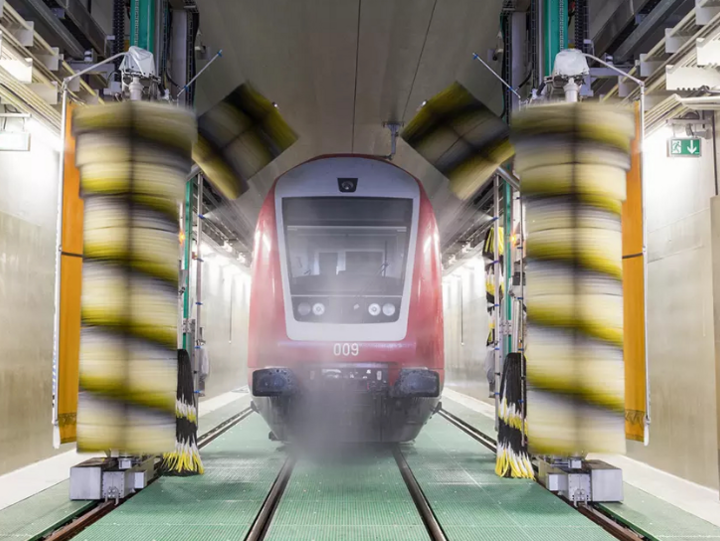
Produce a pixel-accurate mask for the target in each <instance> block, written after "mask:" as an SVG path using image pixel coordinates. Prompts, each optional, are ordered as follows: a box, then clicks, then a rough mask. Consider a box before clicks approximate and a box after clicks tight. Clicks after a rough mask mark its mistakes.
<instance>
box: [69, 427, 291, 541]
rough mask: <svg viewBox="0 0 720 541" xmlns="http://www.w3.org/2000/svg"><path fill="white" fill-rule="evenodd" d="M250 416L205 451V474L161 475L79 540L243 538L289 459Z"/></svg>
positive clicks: (223, 540)
mask: <svg viewBox="0 0 720 541" xmlns="http://www.w3.org/2000/svg"><path fill="white" fill-rule="evenodd" d="M267 435H268V429H267V425H266V424H265V421H263V420H262V418H261V417H260V416H259V415H251V416H250V417H248V418H247V419H245V420H243V421H242V422H240V424H238V425H237V426H235V427H234V428H232V429H231V430H229V431H228V432H227V433H225V434H223V435H222V436H220V437H219V438H218V439H216V440H215V441H213V442H212V443H211V444H209V445H208V446H207V447H206V448H204V449H203V450H202V452H201V454H202V459H203V463H204V464H205V474H204V475H200V476H194V477H161V478H160V479H158V480H157V481H156V482H155V483H153V484H152V485H150V486H149V487H148V488H146V489H145V490H143V491H141V492H140V493H138V494H137V495H136V496H135V497H133V498H132V499H130V500H128V501H127V502H126V503H124V504H123V505H122V506H120V507H119V508H118V509H117V510H115V511H113V512H112V513H110V514H109V515H107V516H106V517H104V518H102V519H101V520H99V521H98V522H97V523H95V524H94V525H92V526H90V527H89V528H88V529H87V530H84V531H83V532H82V533H81V534H80V535H78V536H77V537H76V538H75V539H76V541H115V540H118V541H120V540H122V541H180V540H182V541H192V540H203V541H230V540H232V541H237V540H242V539H244V537H245V535H246V534H247V532H248V530H249V528H250V525H251V524H252V522H253V520H254V518H255V516H256V514H257V512H258V510H259V509H260V506H261V505H262V502H263V501H264V499H265V496H266V495H267V492H268V490H269V489H270V486H271V485H272V483H273V481H274V480H275V478H276V477H277V474H278V472H279V471H280V468H281V466H282V464H283V462H284V460H285V453H284V452H282V450H281V448H280V444H278V443H274V442H271V441H270V440H268V437H267Z"/></svg>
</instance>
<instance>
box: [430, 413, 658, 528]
mask: <svg viewBox="0 0 720 541" xmlns="http://www.w3.org/2000/svg"><path fill="white" fill-rule="evenodd" d="M438 413H439V414H440V416H441V417H442V418H443V419H445V420H446V421H448V422H450V423H451V424H453V425H454V426H456V427H457V428H459V429H460V430H462V431H463V432H465V433H466V434H467V435H468V436H470V437H471V438H473V439H474V440H475V441H477V442H478V443H481V444H482V445H484V446H485V447H487V448H488V449H490V450H491V451H492V452H496V451H497V441H495V440H494V439H493V438H491V437H490V436H488V435H487V434H485V433H483V432H482V431H480V430H478V429H477V428H476V427H474V426H473V425H471V424H470V423H468V422H466V421H464V420H462V419H461V418H459V417H458V416H456V415H453V414H452V413H450V412H449V411H447V410H445V409H441V410H440V411H439V412H438ZM533 468H534V469H535V474H536V480H537V465H535V464H533ZM557 497H558V498H559V499H561V500H563V501H564V502H565V503H567V504H568V505H570V506H572V507H574V508H575V509H577V511H578V512H580V513H581V514H582V515H584V516H585V517H586V518H588V519H589V520H591V521H592V522H594V523H595V524H597V525H598V526H600V527H601V528H602V529H604V530H605V531H606V532H608V533H609V534H610V535H612V536H613V537H615V538H616V539H621V540H622V541H643V540H644V539H645V537H643V536H641V535H639V534H638V533H636V532H635V531H633V530H631V529H630V528H628V527H627V526H625V525H624V524H620V523H618V522H616V521H615V520H614V519H613V518H612V517H610V516H608V515H606V514H605V513H604V512H603V511H601V510H600V509H598V508H597V507H596V506H594V505H592V504H590V505H582V504H580V505H575V504H574V503H572V502H571V501H569V500H567V499H566V498H563V497H562V496H559V495H557Z"/></svg>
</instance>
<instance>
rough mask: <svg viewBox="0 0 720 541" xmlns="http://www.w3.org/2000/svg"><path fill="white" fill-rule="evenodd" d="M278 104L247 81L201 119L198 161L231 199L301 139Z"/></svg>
mask: <svg viewBox="0 0 720 541" xmlns="http://www.w3.org/2000/svg"><path fill="white" fill-rule="evenodd" d="M297 139H298V137H297V135H296V134H295V132H294V131H293V130H292V128H290V126H289V125H288V124H287V123H286V122H285V120H284V119H283V118H282V116H281V115H280V112H279V111H278V109H277V106H276V105H275V104H274V103H273V102H271V101H270V100H268V99H267V98H265V97H264V96H262V95H261V94H260V93H259V92H257V91H256V90H255V89H254V88H253V87H252V86H251V85H250V84H248V83H244V84H242V85H240V86H239V87H237V88H236V89H235V90H233V91H232V92H231V93H230V94H228V95H227V96H226V97H225V98H224V99H223V100H222V101H221V102H220V103H218V104H217V105H215V106H214V107H212V108H211V109H210V110H209V111H207V112H206V113H205V114H203V115H202V116H201V117H200V118H199V119H198V142H197V144H196V145H195V147H194V148H193V160H195V162H196V163H197V164H198V165H199V166H200V168H201V169H202V170H203V173H205V176H206V177H207V179H208V180H209V181H210V182H211V183H212V184H213V186H215V187H216V188H217V189H218V190H219V191H220V192H221V193H222V194H223V195H224V196H225V197H226V198H228V199H237V198H238V197H239V196H240V195H242V193H243V192H245V191H246V190H247V187H248V185H247V183H248V181H249V180H250V178H251V177H252V176H253V175H255V174H256V173H258V172H259V171H260V170H261V169H262V168H263V167H265V166H266V165H268V164H269V163H270V162H272V161H273V160H274V159H275V158H277V157H278V156H279V155H280V154H282V153H283V152H284V151H285V150H287V149H288V148H289V147H290V146H291V145H293V144H294V143H295V141H297Z"/></svg>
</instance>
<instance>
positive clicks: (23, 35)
mask: <svg viewBox="0 0 720 541" xmlns="http://www.w3.org/2000/svg"><path fill="white" fill-rule="evenodd" d="M25 24H26V25H27V26H25V25H23V24H19V23H10V24H8V25H7V26H6V27H5V29H6V30H7V31H8V32H10V34H12V35H13V37H14V38H15V39H16V40H18V41H19V42H20V45H22V46H23V47H32V46H33V43H34V42H35V23H34V22H32V21H26V22H25Z"/></svg>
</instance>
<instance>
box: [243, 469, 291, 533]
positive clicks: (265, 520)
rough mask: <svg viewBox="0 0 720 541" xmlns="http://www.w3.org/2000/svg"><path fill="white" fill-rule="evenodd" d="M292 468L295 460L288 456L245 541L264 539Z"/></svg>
mask: <svg viewBox="0 0 720 541" xmlns="http://www.w3.org/2000/svg"><path fill="white" fill-rule="evenodd" d="M294 467H295V458H294V457H292V456H289V457H288V458H287V459H286V460H285V464H283V467H282V468H281V469H280V473H278V476H277V477H276V478H275V481H274V482H273V484H272V486H271V487H270V491H269V492H268V495H267V496H266V498H265V501H264V502H263V504H262V507H260V511H259V512H258V514H257V516H256V517H255V520H254V521H253V524H252V526H251V527H250V531H249V532H248V534H247V537H245V541H262V540H263V539H265V536H266V535H267V533H268V530H269V529H270V523H271V522H272V519H273V516H274V515H275V510H276V509H277V507H278V505H279V504H280V500H281V499H282V496H283V494H284V493H285V488H286V487H287V484H288V481H290V476H291V475H292V471H293V468H294Z"/></svg>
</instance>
